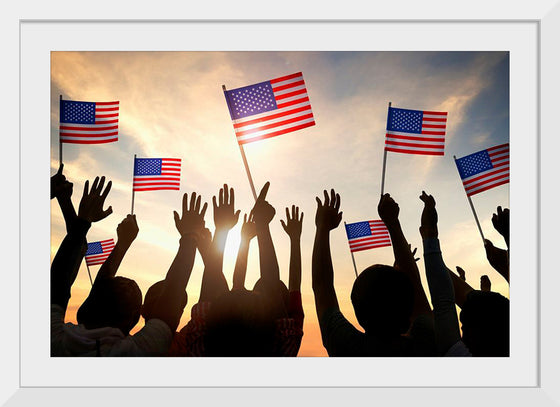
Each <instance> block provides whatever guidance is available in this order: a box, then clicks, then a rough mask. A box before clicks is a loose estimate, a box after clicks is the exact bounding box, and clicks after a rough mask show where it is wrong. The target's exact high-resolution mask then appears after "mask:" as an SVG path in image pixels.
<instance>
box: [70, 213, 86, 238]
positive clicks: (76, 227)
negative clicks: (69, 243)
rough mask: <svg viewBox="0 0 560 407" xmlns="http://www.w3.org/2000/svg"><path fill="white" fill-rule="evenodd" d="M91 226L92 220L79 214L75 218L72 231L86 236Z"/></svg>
mask: <svg viewBox="0 0 560 407" xmlns="http://www.w3.org/2000/svg"><path fill="white" fill-rule="evenodd" d="M90 227H91V222H90V221H89V220H88V219H84V218H80V217H79V216H77V217H76V218H74V220H73V222H72V227H71V228H70V229H71V231H72V233H81V234H83V235H84V236H85V235H86V234H87V232H88V230H89V228H90Z"/></svg>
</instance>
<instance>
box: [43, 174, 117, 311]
mask: <svg viewBox="0 0 560 407" xmlns="http://www.w3.org/2000/svg"><path fill="white" fill-rule="evenodd" d="M104 184H105V177H101V179H99V177H96V178H95V180H94V181H93V184H92V187H91V190H89V181H86V183H85V185H84V193H83V196H82V199H81V201H80V206H79V210H78V216H77V217H76V218H74V219H73V220H72V221H71V223H70V224H69V225H68V232H67V234H66V237H65V238H64V240H63V241H62V244H61V245H60V248H59V249H58V251H57V253H56V255H55V257H54V259H53V262H52V265H51V304H56V305H59V306H60V307H62V309H63V310H64V311H65V312H66V308H67V306H68V301H69V300H70V290H71V287H72V284H74V281H75V280H76V276H77V274H78V270H79V268H80V263H81V262H82V259H83V257H84V254H85V252H86V250H87V243H86V234H87V232H88V230H89V228H90V226H91V223H92V222H98V221H100V220H102V219H104V218H106V217H107V216H109V215H110V214H111V213H112V212H113V210H112V208H111V207H109V208H108V209H106V210H104V209H103V205H104V203H105V199H106V198H107V195H108V194H109V191H110V190H111V181H109V182H108V184H107V187H106V188H105V190H103V185H104Z"/></svg>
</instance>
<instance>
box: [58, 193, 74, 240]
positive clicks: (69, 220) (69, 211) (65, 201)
mask: <svg viewBox="0 0 560 407" xmlns="http://www.w3.org/2000/svg"><path fill="white" fill-rule="evenodd" d="M57 201H58V205H59V206H60V210H61V211H62V216H63V217H64V223H65V224H66V233H68V232H69V231H70V227H71V225H72V224H73V222H74V221H75V219H76V217H77V215H76V210H75V209H74V205H73V204H72V199H71V198H70V197H57Z"/></svg>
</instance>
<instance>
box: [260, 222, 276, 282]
mask: <svg viewBox="0 0 560 407" xmlns="http://www.w3.org/2000/svg"><path fill="white" fill-rule="evenodd" d="M257 241H258V244H259V264H260V269H261V278H262V279H263V280H265V281H273V280H280V268H279V267H278V259H277V258H276V251H275V250H274V243H273V242H272V236H271V235H270V229H269V227H268V224H267V225H261V226H259V225H258V224H257Z"/></svg>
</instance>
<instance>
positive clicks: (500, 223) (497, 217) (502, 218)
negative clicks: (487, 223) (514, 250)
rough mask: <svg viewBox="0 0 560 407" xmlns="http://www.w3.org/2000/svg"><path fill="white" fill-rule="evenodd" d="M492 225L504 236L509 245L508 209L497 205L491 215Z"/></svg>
mask: <svg viewBox="0 0 560 407" xmlns="http://www.w3.org/2000/svg"><path fill="white" fill-rule="evenodd" d="M492 225H494V229H496V230H497V231H498V233H499V234H501V235H502V236H503V237H504V239H505V240H506V244H507V245H508V247H509V209H508V208H505V209H504V210H502V207H501V206H498V208H497V213H494V214H493V215H492Z"/></svg>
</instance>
